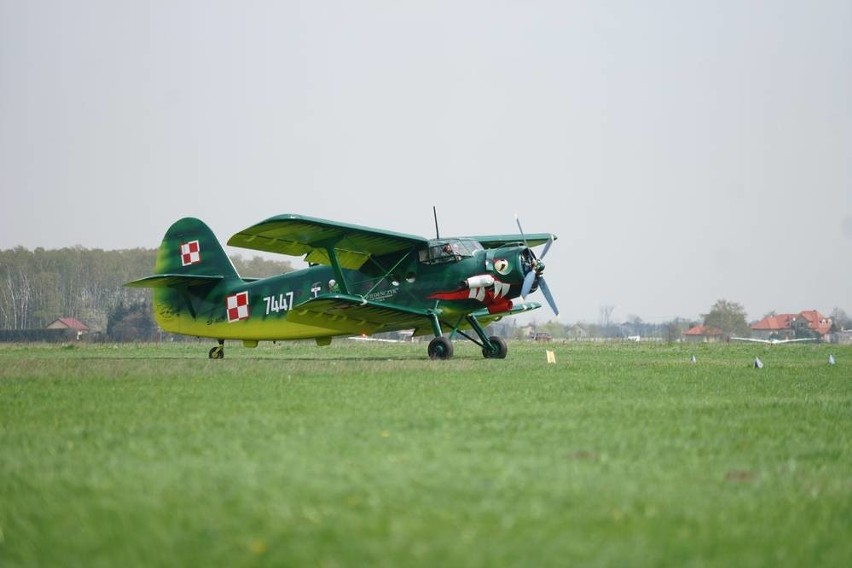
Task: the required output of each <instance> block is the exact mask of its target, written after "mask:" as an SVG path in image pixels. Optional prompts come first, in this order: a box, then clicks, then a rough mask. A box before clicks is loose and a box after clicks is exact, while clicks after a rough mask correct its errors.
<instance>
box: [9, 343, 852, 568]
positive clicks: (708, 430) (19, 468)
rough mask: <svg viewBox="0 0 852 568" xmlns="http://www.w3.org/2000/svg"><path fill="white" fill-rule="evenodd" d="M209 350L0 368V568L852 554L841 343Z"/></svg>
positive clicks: (737, 560)
mask: <svg viewBox="0 0 852 568" xmlns="http://www.w3.org/2000/svg"><path fill="white" fill-rule="evenodd" d="M207 348H209V345H208V344H204V343H198V344H196V343H187V344H173V345H172V344H168V345H167V344H162V345H130V346H112V345H103V346H86V345H83V346H78V345H73V346H46V345H42V346H5V347H2V348H0V447H2V450H0V452H2V453H0V565H2V566H4V567H5V566H50V565H62V566H115V565H129V566H134V565H138V566H175V565H180V566H185V565H227V566H254V565H288V566H294V565H295V566H301V565H323V566H326V565H327V566H352V565H371V566H400V565H407V566H410V565H423V566H436V565H442V566H457V565H464V566H531V565H541V566H553V565H571V564H578V563H579V564H583V565H603V566H615V565H618V566H624V565H630V566H637V565H648V566H689V565H693V566H731V565H738V566H802V565H819V566H846V565H847V564H848V560H849V559H850V558H852V544H850V539H849V538H848V537H849V534H850V533H852V460H851V459H850V441H852V440H850V432H852V405H850V402H852V396H851V395H852V389H851V388H850V386H852V348H850V347H838V346H831V345H795V346H793V345H790V346H777V347H772V348H765V347H763V346H758V347H757V348H755V347H754V346H751V345H748V346H746V345H711V346H706V345H699V346H689V345H682V344H678V345H643V344H638V345H636V344H623V345H620V344H616V345H612V344H609V345H595V344H574V343H567V344H557V343H553V344H535V343H522V342H512V343H510V353H509V358H508V359H506V360H503V361H497V360H485V359H483V358H482V356H481V354H480V353H479V350H478V348H476V347H475V346H473V345H469V344H466V343H459V344H457V346H456V357H455V358H454V359H452V360H450V361H429V360H428V359H427V358H426V355H425V344H379V343H355V342H351V343H350V342H346V341H341V342H337V341H336V342H335V343H334V344H333V345H332V346H331V347H327V348H317V347H315V346H313V345H308V344H300V343H297V344H284V345H274V346H273V345H268V346H261V347H259V348H258V349H244V348H242V347H240V346H239V345H238V344H237V345H233V346H232V345H230V344H229V345H228V346H227V348H226V349H227V351H226V358H225V359H224V360H222V361H210V360H208V359H207V356H206V351H207ZM545 349H550V350H552V351H554V352H555V354H556V364H547V362H546V358H545V355H544V353H545ZM829 353H832V354H834V355H835V356H836V359H837V364H836V365H828V364H827V359H828V354H829ZM692 355H695V356H696V363H695V364H692V363H690V358H691V356H692ZM755 356H759V357H760V358H761V359H762V360H763V361H764V363H765V367H764V368H763V369H760V370H757V369H754V368H753V366H752V361H753V359H754V357H755Z"/></svg>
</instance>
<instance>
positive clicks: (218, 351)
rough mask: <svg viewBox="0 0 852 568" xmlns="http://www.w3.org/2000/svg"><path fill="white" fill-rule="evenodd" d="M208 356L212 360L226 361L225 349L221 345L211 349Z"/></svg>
mask: <svg viewBox="0 0 852 568" xmlns="http://www.w3.org/2000/svg"><path fill="white" fill-rule="evenodd" d="M207 356H208V357H210V358H211V359H224V358H225V348H224V347H222V346H221V345H217V346H216V347H213V348H211V349H210V351H209V352H208V353H207Z"/></svg>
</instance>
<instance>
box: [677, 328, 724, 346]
mask: <svg viewBox="0 0 852 568" xmlns="http://www.w3.org/2000/svg"><path fill="white" fill-rule="evenodd" d="M722 336H723V333H722V330H721V329H719V328H716V327H708V326H706V325H701V324H699V325H694V326H692V327H690V328H689V329H687V330H686V331H685V332H683V338H684V339H685V340H686V341H687V342H689V343H715V342H717V341H721V339H722Z"/></svg>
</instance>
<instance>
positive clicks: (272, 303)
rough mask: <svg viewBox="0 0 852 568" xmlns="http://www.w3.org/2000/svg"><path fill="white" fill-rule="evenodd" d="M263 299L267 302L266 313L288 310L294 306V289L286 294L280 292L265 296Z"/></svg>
mask: <svg viewBox="0 0 852 568" xmlns="http://www.w3.org/2000/svg"><path fill="white" fill-rule="evenodd" d="M263 301H264V302H266V315H269V314H271V313H273V312H274V313H278V312H286V311H287V310H289V309H290V308H292V307H293V291H292V290H291V291H290V292H287V293H286V294H278V296H277V297H276V296H265V297H264V298H263Z"/></svg>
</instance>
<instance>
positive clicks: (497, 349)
mask: <svg viewBox="0 0 852 568" xmlns="http://www.w3.org/2000/svg"><path fill="white" fill-rule="evenodd" d="M488 341H490V342H491V349H489V348H488V346H487V345H486V346H485V347H483V348H482V356H483V357H485V358H486V359H505V358H506V354H507V353H508V352H509V348H508V347H507V346H506V342H505V341H503V338H502V337H497V336H496V335H492V336H491V337H489V338H488Z"/></svg>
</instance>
